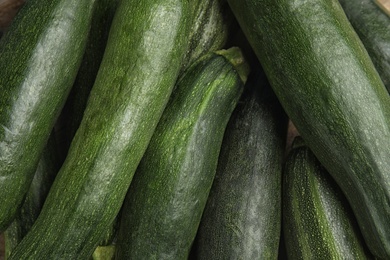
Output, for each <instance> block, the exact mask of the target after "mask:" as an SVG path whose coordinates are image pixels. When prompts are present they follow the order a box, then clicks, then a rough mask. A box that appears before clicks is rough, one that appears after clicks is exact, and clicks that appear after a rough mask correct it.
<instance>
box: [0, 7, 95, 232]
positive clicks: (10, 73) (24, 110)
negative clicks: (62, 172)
mask: <svg viewBox="0 0 390 260" xmlns="http://www.w3.org/2000/svg"><path fill="white" fill-rule="evenodd" d="M94 5H95V0H48V1H45V3H44V4H42V2H41V1H38V0H29V1H27V3H26V4H25V5H24V6H23V8H22V9H21V10H20V11H19V13H18V14H17V16H16V17H15V19H14V21H13V23H12V24H11V26H10V28H9V29H8V30H7V33H6V34H5V35H4V36H3V37H2V38H1V41H0V89H1V91H2V93H1V96H0V198H3V200H2V202H1V203H0V232H2V231H4V230H5V229H6V228H7V226H8V225H9V224H10V223H11V221H12V220H13V219H14V217H15V215H16V213H17V211H18V209H19V207H20V206H21V204H22V202H23V198H24V196H25V194H26V192H27V190H28V188H29V185H30V183H31V181H32V179H33V177H34V172H35V170H36V168H37V165H38V162H39V158H40V156H41V154H42V151H43V149H44V147H45V144H46V142H47V140H48V138H49V135H50V131H51V130H52V129H53V126H54V123H55V121H56V118H57V117H58V115H59V113H60V111H61V109H62V107H63V105H64V103H65V100H66V98H67V95H68V93H69V91H70V89H71V87H72V84H73V82H74V79H75V77H76V74H77V70H78V68H79V65H80V62H81V59H82V56H83V53H84V49H85V44H86V40H87V35H88V31H89V28H90V22H91V17H92V12H93V8H94Z"/></svg>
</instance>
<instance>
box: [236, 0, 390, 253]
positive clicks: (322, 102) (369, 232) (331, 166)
mask: <svg viewBox="0 0 390 260" xmlns="http://www.w3.org/2000/svg"><path fill="white" fill-rule="evenodd" d="M228 2H229V4H230V6H231V7H232V9H233V13H235V15H236V17H237V19H238V22H239V23H240V25H241V28H242V29H243V31H244V33H245V34H246V36H247V38H248V41H249V42H250V43H251V45H252V47H253V49H254V51H255V52H256V55H257V57H258V58H259V60H260V62H261V64H262V66H263V67H264V70H265V72H266V74H267V77H268V79H269V81H270V84H271V85H272V87H273V89H274V90H275V92H276V94H277V96H278V98H279V100H280V102H281V104H282V106H283V107H284V109H285V111H286V112H287V114H288V115H289V117H290V118H291V120H292V121H293V122H294V124H295V126H296V127H297V129H298V131H299V133H300V134H301V136H302V137H303V138H304V139H305V141H306V143H307V145H308V146H309V147H310V148H311V150H312V151H313V152H314V154H315V155H316V157H317V158H318V159H319V160H320V161H321V163H322V164H323V165H324V166H325V167H326V169H327V170H328V171H329V173H330V174H331V175H332V176H333V177H334V179H335V180H336V182H337V183H338V184H339V186H340V187H341V189H342V190H343V192H344V193H345V194H346V196H347V198H348V201H349V202H350V204H351V205H352V208H353V211H354V213H355V215H356V216H357V218H358V223H359V226H360V229H361V230H362V232H363V235H364V238H365V240H366V242H367V244H368V245H369V248H370V250H371V251H372V252H373V253H374V254H375V255H376V256H377V257H379V258H384V259H389V258H390V225H389V223H390V149H389V147H390V96H389V94H388V92H387V90H386V88H385V86H384V85H383V83H382V81H381V79H380V77H379V75H378V73H377V71H376V70H375V68H374V65H373V63H372V62H371V60H370V57H369V56H368V53H367V51H366V50H365V49H364V46H363V44H362V43H361V41H360V40H359V38H358V36H357V34H356V33H355V31H354V30H353V28H352V26H351V25H350V23H349V22H348V20H347V17H346V16H345V14H344V12H343V9H342V8H341V6H340V4H339V3H338V1H336V0H326V1H324V0H310V1H308V0H272V1H271V0H240V1H238V0H228Z"/></svg>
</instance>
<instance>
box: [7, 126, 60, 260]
mask: <svg viewBox="0 0 390 260" xmlns="http://www.w3.org/2000/svg"><path fill="white" fill-rule="evenodd" d="M60 166H61V161H60V157H59V154H58V151H57V143H56V140H55V136H54V131H52V133H51V134H50V137H49V140H48V142H47V144H46V146H45V148H44V150H43V153H42V156H41V158H40V160H39V163H38V167H37V170H36V172H35V174H34V178H33V180H32V182H31V185H30V187H29V190H28V192H27V194H26V197H25V199H24V202H23V205H22V207H21V208H20V212H19V213H18V214H17V215H16V218H15V219H14V221H13V222H12V223H11V225H10V226H9V227H8V228H7V230H6V231H5V232H4V238H5V256H6V258H8V257H9V256H10V254H11V252H12V251H13V249H14V248H15V247H16V246H17V245H18V244H19V243H20V241H21V240H22V239H23V237H24V236H25V235H26V234H27V232H28V231H29V230H30V229H31V227H32V225H33V224H34V222H35V220H36V219H37V218H38V215H39V213H40V211H41V209H42V206H43V203H44V202H45V199H46V196H47V194H48V193H49V190H50V187H51V184H52V183H53V181H54V178H55V176H56V174H57V172H58V170H59V169H60Z"/></svg>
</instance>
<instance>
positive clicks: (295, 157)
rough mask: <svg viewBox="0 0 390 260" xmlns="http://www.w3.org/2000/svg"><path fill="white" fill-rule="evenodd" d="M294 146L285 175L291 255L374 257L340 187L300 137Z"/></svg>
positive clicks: (286, 224)
mask: <svg viewBox="0 0 390 260" xmlns="http://www.w3.org/2000/svg"><path fill="white" fill-rule="evenodd" d="M297 139H298V140H297ZM293 145H294V147H293V148H292V150H291V152H290V154H289V157H288V159H287V161H286V165H285V169H284V176H283V177H284V178H283V180H284V182H283V233H284V240H285V245H286V249H287V255H288V258H289V259H350V260H355V259H356V260H358V259H361V260H365V259H372V256H371V255H370V254H369V252H368V249H367V248H366V245H365V244H364V241H363V238H362V235H361V233H360V230H359V228H358V226H357V223H356V219H355V216H354V215H353V213H352V210H351V208H350V206H349V204H348V202H347V200H346V199H345V196H344V195H343V194H342V192H341V190H340V188H339V187H338V186H337V184H336V183H335V182H334V180H333V179H332V178H331V177H330V175H329V173H328V172H327V171H326V170H325V168H323V167H322V166H321V164H320V163H319V162H318V160H317V158H316V157H315V156H314V154H313V153H312V152H311V151H310V149H309V148H308V147H307V146H305V145H304V143H303V141H302V140H301V139H300V138H299V137H298V138H296V140H295V141H294V144H293Z"/></svg>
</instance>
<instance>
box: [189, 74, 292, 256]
mask: <svg viewBox="0 0 390 260" xmlns="http://www.w3.org/2000/svg"><path fill="white" fill-rule="evenodd" d="M245 88H246V90H245V92H244V95H243V98H242V99H241V100H240V102H239V103H238V105H237V107H236V109H235V111H234V113H233V115H232V116H231V118H230V121H229V124H228V125H227V128H226V132H225V135H224V139H223V143H222V148H221V153H220V155H219V160H218V168H217V172H216V176H215V179H214V182H213V186H212V188H211V191H210V195H209V197H208V200H207V204H206V208H205V210H204V213H203V216H202V220H201V223H200V226H199V230H198V233H197V243H196V251H197V259H215V260H217V259H221V260H222V259H224V260H225V259H248V260H251V259H277V258H278V249H279V240H280V232H281V230H280V228H281V207H282V204H281V193H282V183H281V182H282V176H281V174H282V161H283V155H284V149H285V138H286V130H287V118H286V116H285V114H284V112H283V110H282V108H281V106H280V104H279V102H278V101H277V99H276V97H275V95H274V94H273V93H272V90H271V89H270V88H271V87H270V86H269V84H268V82H267V80H266V78H265V76H264V74H260V73H258V75H253V76H252V77H249V79H248V82H247V84H246V86H245Z"/></svg>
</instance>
